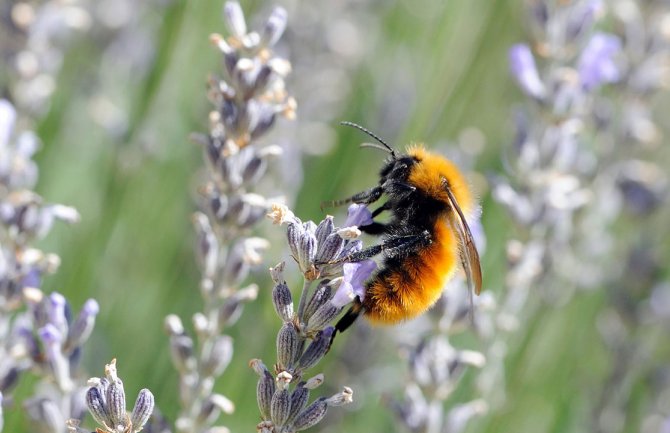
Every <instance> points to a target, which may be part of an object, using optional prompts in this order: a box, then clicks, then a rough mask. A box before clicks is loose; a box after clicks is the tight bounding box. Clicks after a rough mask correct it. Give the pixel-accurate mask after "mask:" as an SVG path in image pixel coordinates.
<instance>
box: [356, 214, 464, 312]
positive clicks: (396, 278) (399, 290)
mask: <svg viewBox="0 0 670 433" xmlns="http://www.w3.org/2000/svg"><path fill="white" fill-rule="evenodd" d="M432 238H433V241H432V243H431V244H430V245H428V246H427V247H425V248H423V249H421V250H420V251H419V252H417V253H416V254H413V255H410V256H409V257H407V258H405V259H403V260H402V261H401V264H400V266H392V267H387V268H385V269H382V270H381V271H380V272H379V273H378V274H377V275H376V276H375V278H374V279H373V280H372V281H370V282H369V283H368V286H367V290H366V293H365V299H364V301H363V307H364V308H365V316H366V317H367V318H368V319H369V320H370V321H372V322H373V323H381V324H393V323H398V322H400V321H403V320H408V319H412V318H414V317H416V316H418V315H420V314H421V313H423V312H425V311H426V310H427V309H428V308H430V307H431V306H432V305H433V304H435V302H436V301H437V300H438V299H439V297H440V295H441V294H442V290H443V288H444V285H445V284H446V283H447V281H448V280H449V278H451V276H452V275H453V273H454V270H455V269H456V263H457V257H458V244H457V242H456V239H455V237H454V234H453V232H452V231H451V230H450V228H449V227H448V222H447V219H446V218H439V219H438V221H437V223H436V224H435V227H434V229H433V232H432Z"/></svg>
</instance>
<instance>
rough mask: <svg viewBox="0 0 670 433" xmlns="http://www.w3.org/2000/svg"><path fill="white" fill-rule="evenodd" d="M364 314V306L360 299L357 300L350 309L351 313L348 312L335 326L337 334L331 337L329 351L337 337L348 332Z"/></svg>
mask: <svg viewBox="0 0 670 433" xmlns="http://www.w3.org/2000/svg"><path fill="white" fill-rule="evenodd" d="M362 312H363V305H362V304H361V303H360V301H359V300H358V298H356V301H355V302H354V305H353V306H352V307H351V308H349V311H347V312H346V313H345V314H344V316H342V317H340V320H338V321H337V323H336V324H335V332H333V336H332V337H330V343H329V344H328V350H330V347H331V346H332V345H333V341H335V336H336V335H337V333H338V332H340V333H341V332H344V331H346V330H347V329H348V328H349V327H350V326H351V325H352V324H353V323H354V322H355V321H356V319H358V316H360V315H361V313H362Z"/></svg>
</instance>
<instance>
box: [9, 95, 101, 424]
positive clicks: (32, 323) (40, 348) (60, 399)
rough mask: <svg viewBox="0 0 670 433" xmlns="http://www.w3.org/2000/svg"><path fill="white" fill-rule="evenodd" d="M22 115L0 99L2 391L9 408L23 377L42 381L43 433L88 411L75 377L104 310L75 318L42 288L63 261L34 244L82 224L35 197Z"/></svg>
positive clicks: (33, 401)
mask: <svg viewBox="0 0 670 433" xmlns="http://www.w3.org/2000/svg"><path fill="white" fill-rule="evenodd" d="M16 117H17V115H16V112H15V110H14V108H13V106H12V105H11V104H10V103H9V102H8V101H6V100H0V353H1V355H2V356H0V392H1V393H2V394H3V397H4V398H3V404H11V403H12V402H11V399H10V396H11V393H10V392H11V389H12V388H13V387H14V386H15V385H16V384H17V382H18V380H19V378H20V376H21V375H23V373H24V372H26V371H28V370H31V371H32V372H33V373H35V374H37V375H38V377H40V381H39V383H38V384H37V386H36V388H35V393H34V395H33V396H32V397H31V398H29V399H28V400H27V401H26V402H25V403H24V406H25V410H26V412H27V414H28V415H29V417H30V418H31V419H32V420H33V421H34V424H35V428H36V429H38V430H39V431H45V432H46V431H48V432H64V431H65V420H66V419H68V418H70V417H79V416H81V414H82V412H83V405H82V403H81V402H82V398H81V397H82V392H83V388H82V386H81V384H80V383H79V379H78V375H77V371H78V367H79V362H80V359H81V350H82V345H83V344H84V343H85V342H86V340H87V339H88V337H89V336H90V334H91V331H92V329H93V326H94V323H95V317H96V315H97V313H98V304H97V302H96V301H94V300H92V299H89V300H88V301H86V303H85V304H84V306H83V308H82V309H81V311H80V312H79V314H78V315H77V316H76V318H74V317H73V313H72V309H71V307H70V305H69V303H68V302H67V300H66V299H65V298H64V297H63V296H62V295H61V294H59V293H56V292H54V293H51V294H50V295H46V294H44V293H43V292H42V291H41V290H40V289H39V287H40V285H41V281H42V278H43V276H44V275H45V274H48V273H51V272H54V271H55V269H56V268H57V267H58V263H59V259H58V256H56V255H55V254H47V253H44V252H42V251H40V250H38V249H36V248H34V247H33V246H32V244H33V243H34V242H36V241H37V240H39V239H41V238H43V237H44V236H46V235H47V234H48V233H49V231H50V229H51V227H52V225H53V223H54V221H56V220H62V221H65V222H70V223H73V222H76V221H77V220H78V219H79V215H78V213H77V211H76V210H75V209H74V208H71V207H68V206H64V205H60V204H49V203H44V202H43V200H42V198H41V197H40V196H39V195H38V194H37V193H35V192H34V191H32V189H33V188H34V186H35V183H36V182H37V175H38V171H37V166H36V165H35V163H34V161H33V160H32V156H33V154H34V153H35V152H36V150H37V147H38V140H37V137H36V136H35V135H34V134H33V133H31V132H29V131H24V132H21V133H18V134H15V133H14V124H15V121H16Z"/></svg>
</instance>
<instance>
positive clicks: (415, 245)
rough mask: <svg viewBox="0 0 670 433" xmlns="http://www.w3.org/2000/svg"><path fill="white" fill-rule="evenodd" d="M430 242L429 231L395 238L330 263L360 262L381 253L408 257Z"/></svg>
mask: <svg viewBox="0 0 670 433" xmlns="http://www.w3.org/2000/svg"><path fill="white" fill-rule="evenodd" d="M430 241H431V235H430V232H428V231H427V230H424V231H423V232H421V233H419V234H414V235H407V236H395V237H391V238H388V239H386V240H384V242H382V243H381V244H379V245H373V246H371V247H368V248H366V249H364V250H361V251H357V252H355V253H351V254H349V255H347V256H344V257H341V258H339V259H337V260H335V261H332V262H328V263H329V264H336V263H344V262H360V261H363V260H365V259H369V258H370V257H374V256H376V255H377V254H380V253H384V254H386V256H387V257H394V256H397V255H401V254H402V255H406V254H409V253H413V252H416V251H418V250H419V249H420V248H422V247H424V246H425V245H428V244H429V243H430Z"/></svg>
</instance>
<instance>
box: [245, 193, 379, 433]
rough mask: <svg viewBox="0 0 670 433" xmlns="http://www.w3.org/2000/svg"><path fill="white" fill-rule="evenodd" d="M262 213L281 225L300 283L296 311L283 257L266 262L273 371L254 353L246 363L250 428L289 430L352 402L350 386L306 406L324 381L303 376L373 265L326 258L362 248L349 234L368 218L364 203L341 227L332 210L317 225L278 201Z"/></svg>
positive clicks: (324, 349)
mask: <svg viewBox="0 0 670 433" xmlns="http://www.w3.org/2000/svg"><path fill="white" fill-rule="evenodd" d="M268 216H269V217H270V218H271V219H272V220H273V222H274V223H275V224H284V223H286V224H287V230H286V234H287V239H288V245H289V248H290V250H291V256H292V257H293V259H294V260H295V262H296V263H297V265H298V268H299V270H300V272H301V274H302V275H303V286H302V290H301V293H300V300H299V301H298V308H297V311H295V310H294V303H293V295H292V294H291V290H290V288H289V287H288V285H287V283H286V280H285V279H284V276H283V272H284V266H285V264H284V263H283V262H282V263H279V264H278V265H277V266H275V267H274V268H271V269H270V273H271V275H272V280H273V281H274V283H275V286H274V288H273V289H272V301H273V304H274V307H275V311H276V313H277V315H278V316H279V318H280V319H281V320H282V322H283V325H282V326H281V328H280V329H279V332H278V333H277V363H276V364H275V366H274V374H273V373H272V372H270V371H269V370H268V368H267V367H266V366H265V364H263V362H262V361H261V360H259V359H253V360H251V362H250V366H251V367H252V368H253V370H254V371H255V372H256V373H257V374H258V375H259V376H260V377H259V379H258V385H257V387H256V398H257V401H258V407H259V409H260V413H261V417H262V419H263V421H262V422H261V423H260V424H258V426H257V427H256V429H257V430H258V431H260V432H264V433H279V432H285V433H292V432H297V431H302V430H306V429H308V428H309V427H312V426H314V425H316V424H318V423H319V422H320V421H321V420H322V419H323V417H324V416H325V415H326V412H327V410H328V407H330V406H341V405H344V404H348V403H350V402H351V401H352V399H353V391H352V389H351V388H349V387H346V386H345V387H344V388H343V390H342V391H341V392H339V393H337V394H335V395H333V396H331V397H328V398H326V397H320V398H317V399H316V400H314V401H313V402H312V403H311V404H310V405H309V406H308V405H307V403H308V401H309V396H310V391H311V390H313V389H315V388H316V387H318V386H319V385H321V384H322V383H323V380H324V376H323V374H317V375H316V376H313V377H311V378H309V379H307V380H302V379H303V377H304V374H305V372H306V370H308V369H310V368H312V367H314V366H315V365H316V364H317V363H318V362H319V361H320V360H321V359H322V358H323V357H324V355H325V354H326V353H327V352H328V350H329V349H330V345H331V343H332V341H333V338H334V337H335V333H336V332H337V331H336V330H335V327H334V326H332V322H334V320H335V319H336V318H337V317H338V316H339V315H340V314H341V313H342V311H343V310H344V309H345V308H346V307H347V306H348V305H349V304H351V303H352V302H353V301H354V299H355V298H356V297H359V298H361V299H362V298H363V297H364V294H365V293H364V292H365V288H364V283H365V280H366V279H367V278H368V277H369V276H370V274H371V273H372V271H374V269H375V268H376V267H377V265H376V263H375V262H374V261H372V260H364V261H361V262H357V263H332V264H330V263H331V262H337V261H338V259H340V258H343V257H346V256H347V255H349V254H350V253H353V252H356V251H360V250H361V249H362V243H361V241H360V240H358V239H356V237H358V236H359V235H360V234H361V232H360V230H358V228H357V226H359V225H363V224H365V223H369V222H370V221H371V214H370V212H369V211H368V210H367V208H365V206H359V205H352V206H350V207H349V215H348V218H347V220H346V221H345V227H342V228H340V227H336V226H335V224H334V220H333V217H331V216H328V217H326V219H324V220H323V221H321V222H320V223H319V224H318V225H317V224H314V223H313V222H312V221H307V222H305V223H303V222H302V221H301V220H300V219H299V218H297V217H296V216H295V215H294V214H293V212H291V211H290V210H289V209H288V208H287V207H285V206H281V205H275V206H274V207H273V210H272V212H271V213H270V214H268ZM315 285H316V287H314V286H315ZM308 341H310V343H309V344H307V342H308ZM291 385H293V388H292V389H291Z"/></svg>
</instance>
